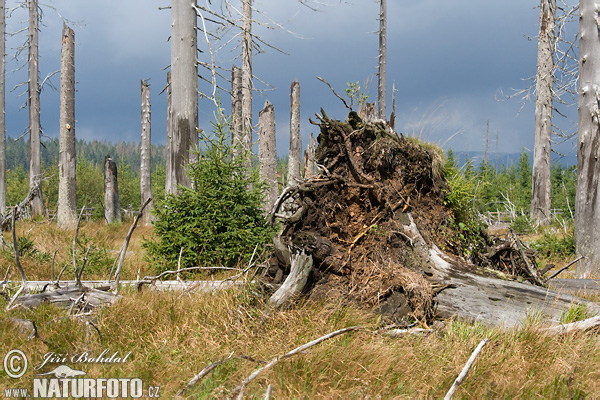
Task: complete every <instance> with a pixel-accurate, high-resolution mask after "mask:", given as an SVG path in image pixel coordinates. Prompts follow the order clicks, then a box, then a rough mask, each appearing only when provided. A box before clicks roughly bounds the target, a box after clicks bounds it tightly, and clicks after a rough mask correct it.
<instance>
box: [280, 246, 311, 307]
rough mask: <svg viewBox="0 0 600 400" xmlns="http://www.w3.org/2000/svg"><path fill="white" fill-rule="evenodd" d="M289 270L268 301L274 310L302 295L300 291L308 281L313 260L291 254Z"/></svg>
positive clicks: (301, 254)
mask: <svg viewBox="0 0 600 400" xmlns="http://www.w3.org/2000/svg"><path fill="white" fill-rule="evenodd" d="M291 264H292V267H291V270H290V274H289V275H288V276H287V278H286V279H285V281H284V282H283V285H281V286H280V287H279V289H277V291H276V292H275V293H273V295H272V296H271V298H270V299H269V305H271V306H272V307H275V308H279V307H282V306H283V305H284V304H285V303H287V302H289V301H290V300H293V299H294V298H295V297H297V296H298V295H300V293H302V289H304V286H305V285H306V282H307V281H308V275H309V274H310V271H311V270H312V266H313V258H312V256H310V255H308V256H307V255H306V254H304V251H303V252H301V253H300V254H293V255H292V256H291Z"/></svg>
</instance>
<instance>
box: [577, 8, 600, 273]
mask: <svg viewBox="0 0 600 400" xmlns="http://www.w3.org/2000/svg"><path fill="white" fill-rule="evenodd" d="M579 12H580V22H579V55H580V56H579V57H580V64H579V130H578V146H577V172H578V173H577V192H576V196H575V243H576V250H577V254H578V255H580V256H584V257H585V258H584V259H583V260H581V261H580V262H579V263H578V264H577V277H578V278H588V277H589V276H590V275H592V274H595V273H596V274H597V273H598V272H600V159H599V157H600V35H599V33H598V8H597V5H596V2H595V1H593V0H580V2H579Z"/></svg>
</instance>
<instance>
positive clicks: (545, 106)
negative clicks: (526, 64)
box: [531, 0, 556, 225]
mask: <svg viewBox="0 0 600 400" xmlns="http://www.w3.org/2000/svg"><path fill="white" fill-rule="evenodd" d="M555 17H556V0H541V3H540V32H539V39H538V59H537V75H536V94H537V96H536V100H535V128H534V136H535V145H534V148H533V175H532V184H533V186H532V195H531V219H532V220H534V221H537V222H538V223H539V224H541V225H548V224H550V222H551V218H552V216H551V205H550V193H551V189H552V186H551V183H550V146H551V142H550V140H551V138H552V89H553V84H554V35H555V33H554V29H555Z"/></svg>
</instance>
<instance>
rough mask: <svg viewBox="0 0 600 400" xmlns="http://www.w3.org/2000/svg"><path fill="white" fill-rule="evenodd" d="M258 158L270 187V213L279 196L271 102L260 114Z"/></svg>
mask: <svg viewBox="0 0 600 400" xmlns="http://www.w3.org/2000/svg"><path fill="white" fill-rule="evenodd" d="M258 158H259V160H260V169H259V171H260V178H261V180H262V181H263V182H265V183H266V184H267V185H268V186H267V188H266V193H265V207H264V209H265V211H266V212H270V211H271V210H272V209H273V205H274V204H275V201H276V200H277V196H279V184H278V182H277V146H276V144H275V108H274V107H273V104H271V102H270V101H269V100H267V101H265V106H264V108H263V109H262V111H261V112H260V113H259V114H258Z"/></svg>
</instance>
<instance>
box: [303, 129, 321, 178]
mask: <svg viewBox="0 0 600 400" xmlns="http://www.w3.org/2000/svg"><path fill="white" fill-rule="evenodd" d="M316 150H317V140H316V139H315V138H314V136H313V134H312V133H311V134H310V137H309V138H308V147H307V148H306V155H307V159H308V160H307V162H306V169H305V171H304V179H308V178H311V177H313V176H315V175H317V172H318V171H317V161H316V160H315V151H316Z"/></svg>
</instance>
